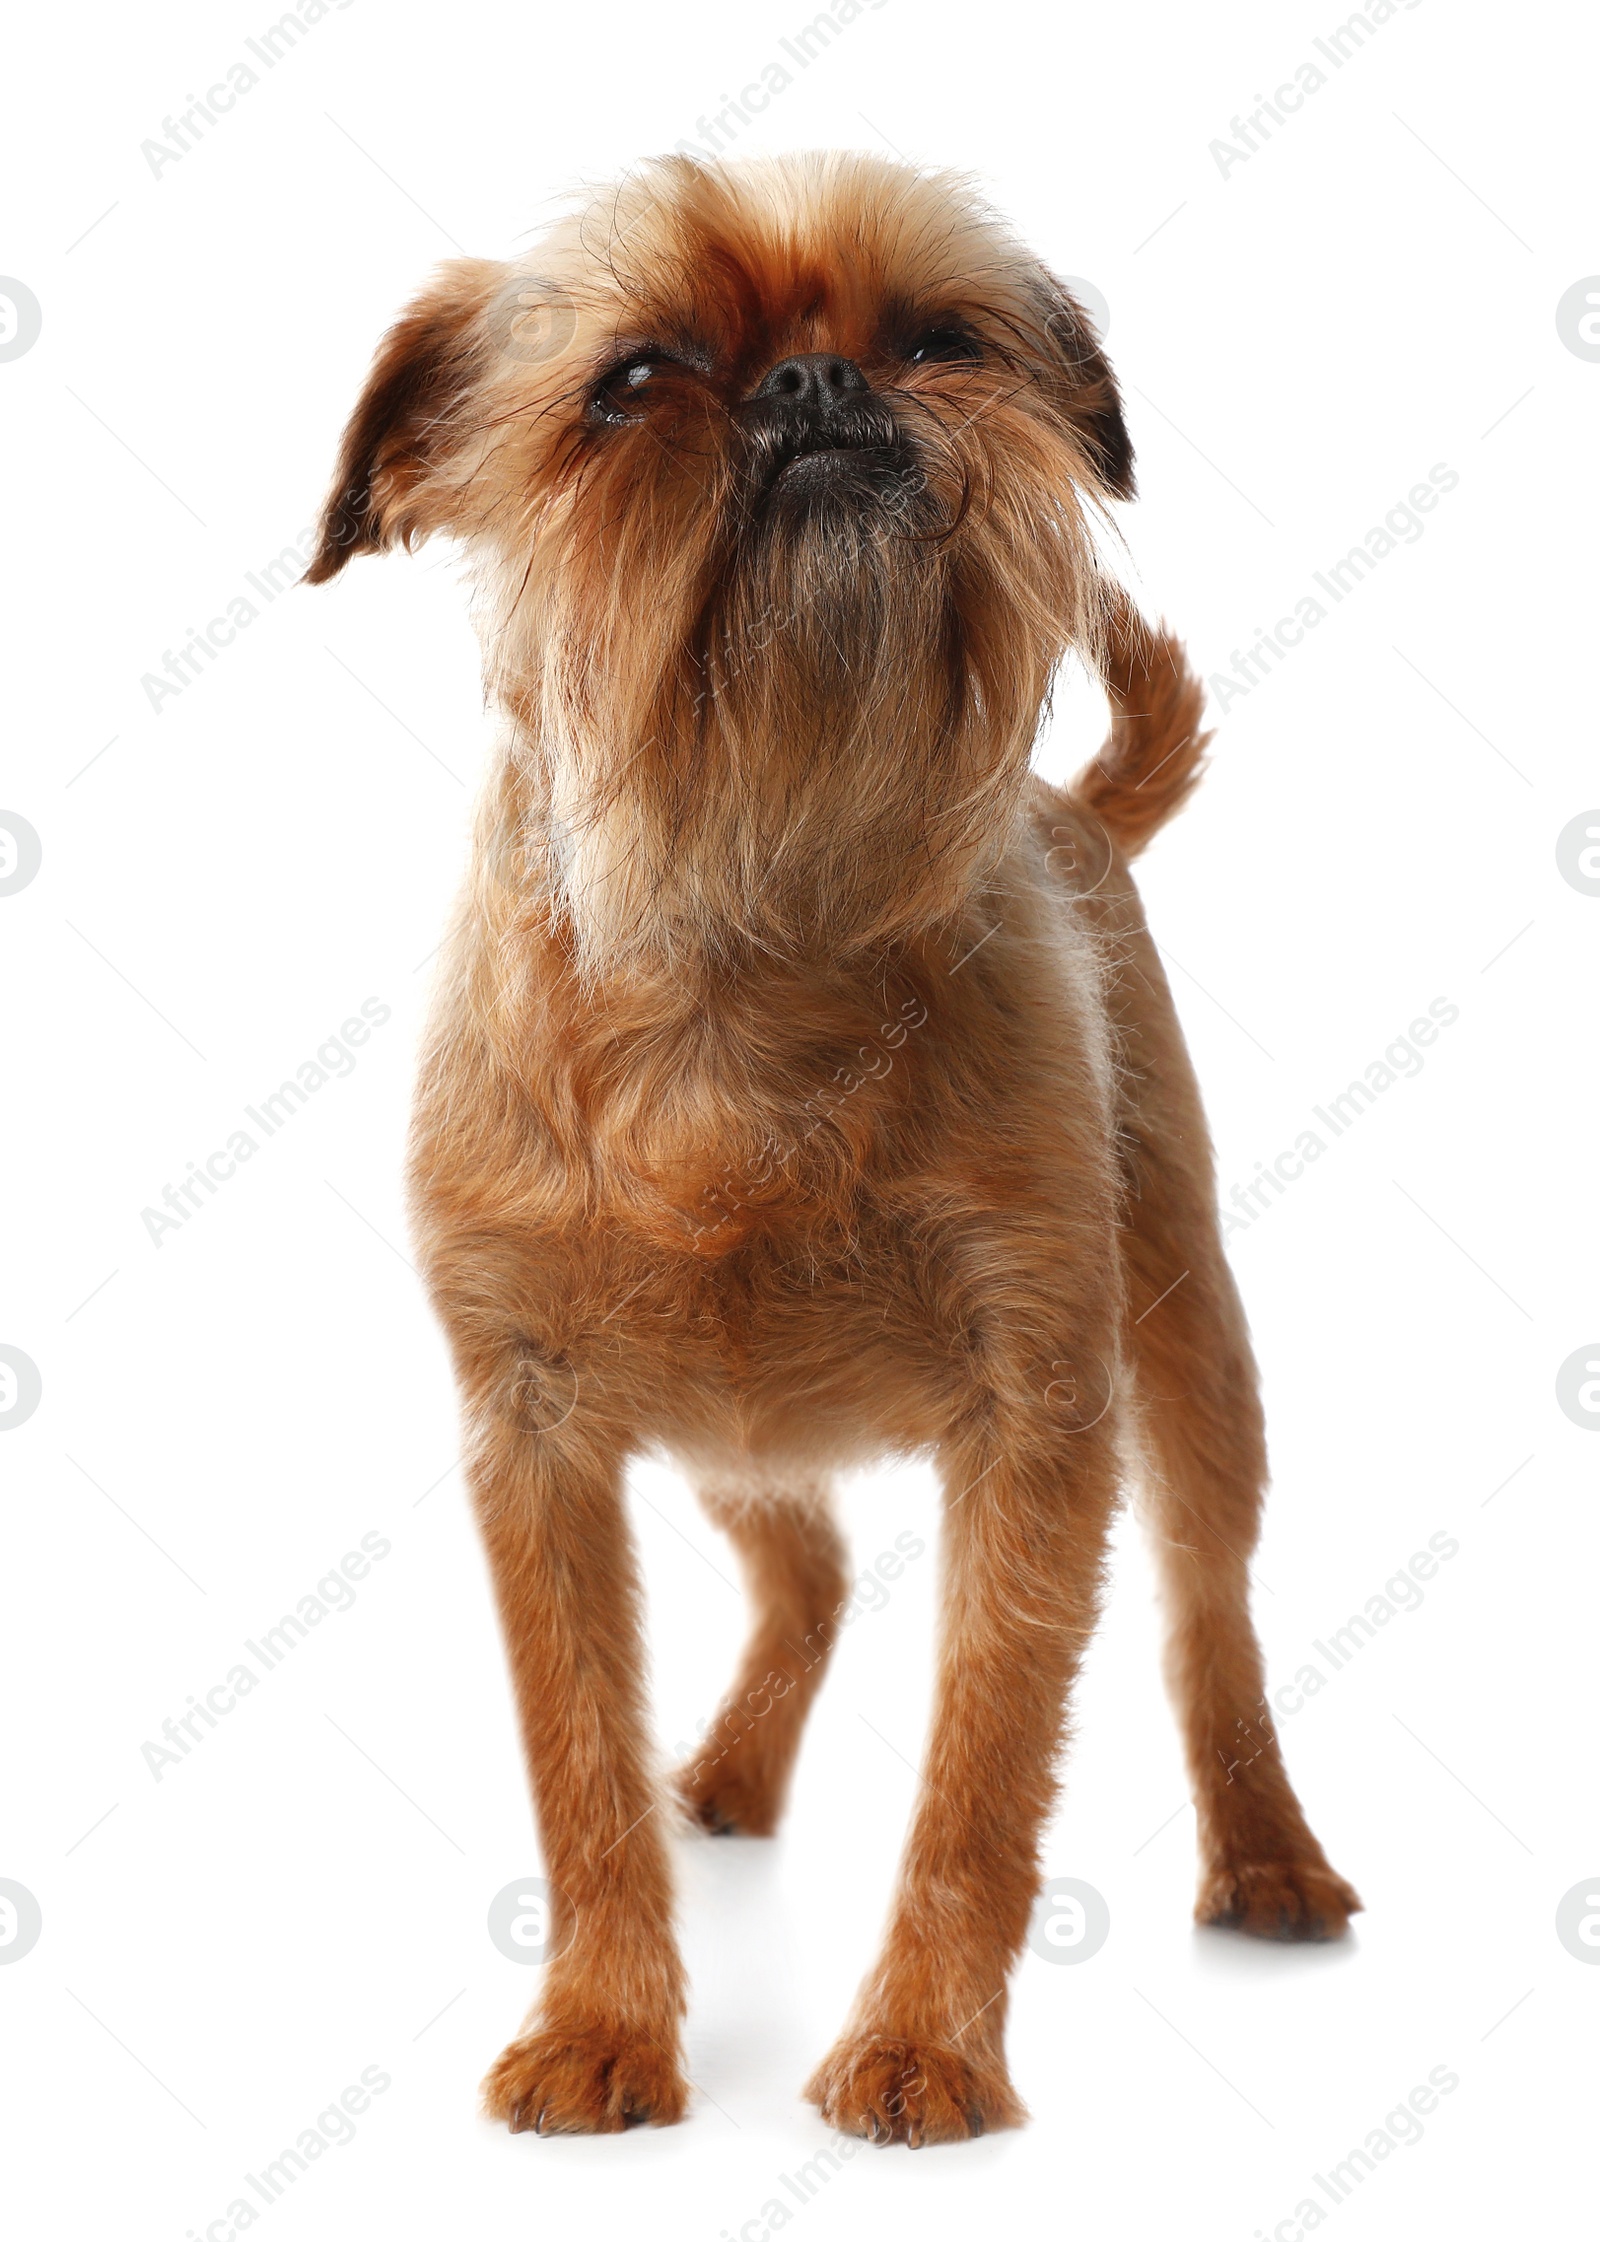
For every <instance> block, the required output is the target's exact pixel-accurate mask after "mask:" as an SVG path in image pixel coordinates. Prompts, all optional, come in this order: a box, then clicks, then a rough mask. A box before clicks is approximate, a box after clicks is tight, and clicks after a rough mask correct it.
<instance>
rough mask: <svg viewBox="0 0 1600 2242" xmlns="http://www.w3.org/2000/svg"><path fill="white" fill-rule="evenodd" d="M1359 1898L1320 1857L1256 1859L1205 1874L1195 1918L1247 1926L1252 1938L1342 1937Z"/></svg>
mask: <svg viewBox="0 0 1600 2242" xmlns="http://www.w3.org/2000/svg"><path fill="white" fill-rule="evenodd" d="M1360 1912H1361V1902H1360V1900H1359V1899H1358V1898H1357V1896H1356V1894H1355V1892H1354V1890H1353V1889H1352V1888H1351V1886H1350V1885H1348V1884H1347V1883H1346V1882H1345V1880H1344V1878H1343V1877H1342V1876H1336V1875H1335V1874H1334V1872H1333V1870H1332V1869H1331V1868H1329V1867H1327V1865H1326V1864H1325V1863H1324V1862H1322V1861H1306V1860H1283V1861H1255V1862H1251V1863H1249V1864H1248V1865H1245V1866H1241V1867H1232V1868H1219V1869H1216V1870H1214V1871H1213V1873H1212V1874H1211V1875H1209V1876H1208V1877H1206V1879H1205V1881H1204V1882H1203V1883H1202V1885H1201V1887H1200V1897H1199V1899H1198V1901H1197V1902H1196V1904H1195V1911H1194V1915H1195V1921H1196V1922H1197V1923H1216V1924H1219V1925H1223V1926H1226V1927H1227V1928H1229V1929H1232V1930H1239V1931H1247V1932H1248V1933H1249V1934H1250V1936H1251V1937H1252V1938H1282V1939H1329V1938H1340V1937H1342V1936H1343V1934H1344V1930H1345V1927H1346V1925H1347V1924H1348V1923H1349V1920H1350V1918H1351V1916H1352V1915H1358V1914H1359V1913H1360Z"/></svg>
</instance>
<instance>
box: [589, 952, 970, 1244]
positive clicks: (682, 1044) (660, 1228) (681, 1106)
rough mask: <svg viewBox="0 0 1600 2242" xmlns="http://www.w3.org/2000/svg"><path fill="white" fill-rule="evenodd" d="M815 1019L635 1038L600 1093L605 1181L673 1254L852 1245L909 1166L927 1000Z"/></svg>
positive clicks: (765, 1020) (635, 1221) (745, 1021)
mask: <svg viewBox="0 0 1600 2242" xmlns="http://www.w3.org/2000/svg"><path fill="white" fill-rule="evenodd" d="M811 1010H812V1017H810V1018H805V1017H803V1016H801V1013H800V1011H799V1008H798V1007H795V1006H793V1005H791V1007H790V1009H789V1012H788V1014H787V1016H786V1014H785V1011H784V1009H783V1006H782V1003H781V1001H780V1000H774V1002H773V1004H772V1005H771V1006H770V1007H756V1006H752V1007H749V1008H747V1009H746V1011H745V1013H744V1016H742V1017H740V1018H738V1019H737V1020H734V1021H730V1020H729V1019H727V1018H726V1017H724V1018H721V1019H713V1020H710V1021H698V1020H697V1021H695V1022H693V1023H686V1024H685V1025H683V1026H682V1027H681V1028H680V1030H679V1032H678V1033H677V1034H671V1033H659V1034H653V1035H645V1036H638V1037H635V1038H633V1039H632V1040H631V1041H630V1040H629V1039H627V1038H623V1039H621V1040H620V1041H619V1043H618V1045H617V1047H616V1049H615V1051H614V1053H613V1055H612V1059H611V1063H610V1065H609V1067H608V1068H607V1069H606V1075H605V1080H604V1081H603V1082H596V1083H594V1084H593V1085H592V1086H591V1092H590V1098H589V1107H588V1113H589V1125H590V1131H591V1151H592V1154H593V1157H594V1161H595V1165H596V1172H597V1180H598V1181H599V1183H600V1186H601V1189H602V1192H603V1193H604V1195H605V1196H606V1197H607V1199H608V1200H609V1202H610V1206H611V1211H612V1212H613V1214H614V1215H615V1216H617V1217H619V1218H620V1219H621V1220H622V1221H623V1222H624V1224H625V1225H627V1226H631V1227H635V1228H639V1229H642V1230H644V1231H645V1232H647V1233H648V1234H649V1236H650V1237H651V1239H652V1241H653V1242H654V1243H655V1244H656V1245H658V1246H666V1247H669V1248H671V1249H674V1250H676V1251H681V1252H683V1253H685V1254H688V1255H691V1256H694V1257H696V1258H701V1259H712V1260H717V1259H722V1258H723V1257H725V1256H727V1255H729V1254H731V1253H733V1252H734V1251H735V1250H736V1249H737V1248H739V1247H741V1246H743V1245H745V1244H746V1243H748V1242H749V1241H750V1240H752V1239H753V1238H755V1237H757V1236H761V1237H769V1238H770V1237H774V1236H781V1235H784V1234H789V1233H792V1234H794V1235H795V1237H796V1238H797V1239H798V1238H799V1237H800V1236H801V1235H807V1236H814V1235H815V1234H816V1233H817V1232H818V1231H819V1230H825V1231H828V1232H830V1233H834V1234H845V1233H847V1232H848V1231H849V1229H850V1227H851V1224H852V1210H853V1207H854V1205H855V1202H856V1200H857V1198H858V1196H859V1194H860V1192H861V1191H862V1189H863V1187H864V1186H866V1185H870V1182H871V1180H872V1179H873V1178H874V1177H879V1176H882V1175H883V1174H885V1173H887V1172H890V1171H892V1170H893V1168H894V1167H895V1165H896V1164H897V1162H898V1161H899V1159H900V1158H901V1157H903V1153H904V1148H905V1144H906V1139H907V1131H906V1127H905V1122H906V1117H907V1111H908V1107H909V1104H910V1101H911V1095H912V1075H911V1068H910V1065H909V1058H910V1054H911V1049H912V1046H913V1043H914V1040H915V1038H916V1037H917V1036H918V1035H919V1033H921V1032H922V1031H924V1030H925V1029H926V1027H927V1024H928V1018H929V1012H928V1006H927V1003H926V1001H925V1000H924V999H923V998H922V997H921V996H920V995H918V994H916V993H915V992H912V991H908V992H898V991H897V992H894V993H893V994H892V995H891V996H890V997H889V998H888V999H887V1000H885V1001H884V1002H883V1003H881V1004H877V1005H874V1006H873V1008H872V1009H871V1011H870V1012H868V1011H865V1010H864V1009H863V1008H861V1007H859V1006H855V1005H851V1006H844V1005H840V1006H837V1007H835V1008H834V1012H833V1016H832V1017H827V1016H826V1015H821V1016H818V1015H819V1014H820V1012H821V1008H820V1007H817V1006H816V1005H815V1004H813V1006H812V1008H811Z"/></svg>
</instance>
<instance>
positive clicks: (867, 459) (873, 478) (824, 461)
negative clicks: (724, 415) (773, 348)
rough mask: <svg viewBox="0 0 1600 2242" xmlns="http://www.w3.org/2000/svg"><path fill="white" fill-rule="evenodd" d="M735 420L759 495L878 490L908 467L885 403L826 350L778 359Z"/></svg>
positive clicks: (854, 369)
mask: <svg viewBox="0 0 1600 2242" xmlns="http://www.w3.org/2000/svg"><path fill="white" fill-rule="evenodd" d="M740 418H741V420H742V421H743V423H744V427H745V431H746V434H747V437H748V439H749V442H750V446H751V453H752V460H751V465H752V472H753V475H754V478H755V481H756V483H757V486H758V487H759V488H760V489H761V490H762V491H764V492H773V491H776V490H778V489H779V488H780V487H781V488H782V490H783V491H784V493H785V494H786V495H787V494H788V493H790V492H791V491H792V492H794V493H795V494H796V495H799V494H800V493H801V492H809V491H821V490H824V489H832V488H835V487H844V486H854V487H856V488H859V489H874V490H882V489H885V488H887V487H889V486H890V485H892V484H893V483H894V482H895V481H896V480H897V479H898V478H899V477H900V476H901V475H902V474H903V473H904V472H905V470H906V469H907V467H908V466H909V465H910V457H909V454H908V452H907V449H906V444H905V440H904V438H903V437H902V436H901V434H900V430H899V427H898V426H897V424H896V421H895V417H894V414H893V413H892V412H891V410H890V409H889V407H888V405H887V404H885V402H884V401H883V399H882V398H881V397H879V396H877V395H876V394H875V393H874V391H873V389H872V387H871V385H870V384H869V383H868V381H867V377H866V375H865V374H863V373H862V371H861V369H860V367H859V366H858V365H856V364H855V362H854V360H853V359H849V358H841V357H839V356H838V355H837V354H836V353H835V352H832V351H811V352H808V353H807V354H805V355H804V356H801V357H797V358H785V359H782V360H780V362H779V363H778V364H777V365H776V366H774V367H772V368H771V370H770V371H769V372H768V373H767V374H765V375H764V376H763V377H762V379H761V381H760V382H759V383H758V384H757V386H756V388H755V389H754V390H753V391H752V392H751V394H750V396H749V397H747V398H746V399H745V402H744V404H743V406H742V407H741V408H740Z"/></svg>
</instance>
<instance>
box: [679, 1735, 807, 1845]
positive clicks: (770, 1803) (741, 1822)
mask: <svg viewBox="0 0 1600 2242" xmlns="http://www.w3.org/2000/svg"><path fill="white" fill-rule="evenodd" d="M672 1788H673V1790H674V1791H675V1792H676V1793H677V1795H678V1797H679V1798H680V1799H681V1800H682V1802H683V1804H684V1806H685V1807H687V1809H688V1811H689V1814H690V1816H691V1817H692V1819H693V1820H695V1821H697V1822H698V1823H699V1824H700V1827H701V1828H702V1829H708V1830H710V1831H711V1833H712V1835H713V1836H714V1837H770V1836H771V1835H772V1833H773V1831H774V1830H775V1829H776V1828H777V1826H778V1818H779V1815H780V1814H781V1813H782V1811H783V1797H782V1793H781V1791H776V1790H775V1788H774V1786H773V1784H772V1783H771V1782H770V1781H769V1780H768V1779H767V1777H766V1775H765V1773H764V1771H762V1770H760V1769H754V1768H750V1767H748V1766H745V1765H743V1764H741V1762H740V1759H739V1756H738V1754H737V1753H736V1752H728V1753H726V1754H725V1755H724V1756H723V1757H722V1758H721V1759H719V1760H713V1761H710V1762H706V1761H703V1760H693V1759H691V1760H688V1761H686V1762H685V1763H684V1765H683V1766H682V1767H680V1768H679V1769H678V1770H677V1772H676V1773H675V1774H674V1775H673V1777H672Z"/></svg>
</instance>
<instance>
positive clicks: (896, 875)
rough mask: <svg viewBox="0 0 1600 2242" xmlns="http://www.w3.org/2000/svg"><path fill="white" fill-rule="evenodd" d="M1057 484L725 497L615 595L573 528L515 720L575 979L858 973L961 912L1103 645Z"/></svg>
mask: <svg viewBox="0 0 1600 2242" xmlns="http://www.w3.org/2000/svg"><path fill="white" fill-rule="evenodd" d="M1023 448H1024V449H1026V445H1025V444H1024V447H1023ZM908 463H909V465H910V470H911V471H909V472H908V471H907V465H908ZM1046 467H1049V468H1053V469H1054V470H1055V474H1054V476H1053V477H1051V476H1048V475H1046V474H1045V473H1044V472H1043V470H1044V468H1046ZM1061 469H1062V462H1061V461H1060V460H1059V459H1048V460H1045V459H1035V460H1033V461H1032V462H1029V461H1027V460H1026V459H1020V460H1016V461H1012V462H1010V463H1009V464H1008V465H1006V467H1005V468H1004V471H997V470H996V469H995V467H994V465H993V463H992V462H985V461H984V460H982V459H981V458H980V460H979V462H978V466H977V469H976V470H974V467H973V464H972V462H971V461H970V460H969V461H966V462H960V461H955V460H953V459H952V458H941V457H940V455H939V454H938V453H937V452H935V453H934V454H933V455H932V457H931V461H930V458H929V455H928V454H927V453H926V452H925V453H924V454H923V455H922V456H921V457H920V458H918V459H916V460H915V461H911V460H910V457H909V455H903V456H902V459H901V460H900V461H899V462H898V463H897V462H896V461H894V459H893V458H892V457H889V456H886V455H883V454H879V455H877V456H872V457H869V456H866V455H863V456H862V457H861V458H860V459H858V458H856V457H854V456H851V455H847V456H846V457H845V458H844V459H843V460H841V461H836V462H830V463H828V464H827V465H826V466H824V467H821V468H820V469H818V470H815V471H813V470H810V469H808V468H806V467H805V465H804V463H802V465H801V468H800V469H799V471H798V487H796V477H797V471H796V470H791V471H790V475H789V476H787V477H783V478H780V479H777V480H772V481H769V482H767V483H765V484H764V485H762V486H761V487H760V488H758V489H756V490H752V489H751V487H750V485H749V483H748V482H747V481H739V482H735V481H734V480H733V478H732V476H731V474H729V475H728V476H727V479H726V481H725V483H724V486H723V488H722V490H721V491H720V493H719V492H716V491H715V490H714V492H713V498H714V499H715V498H718V497H720V499H721V501H722V503H720V504H713V505H711V506H708V507H706V508H705V509H703V510H702V512H701V513H700V515H699V516H698V517H696V518H692V519H690V520H687V521H685V520H682V519H680V520H679V521H677V522H676V523H675V524H674V525H673V534H672V536H670V537H668V538H663V539H661V541H660V547H659V549H658V550H656V551H655V552H653V553H650V554H649V558H650V561H651V564H652V565H651V567H650V568H648V569H645V570H641V569H640V568H639V567H638V566H635V567H633V568H632V569H628V568H624V567H621V566H619V565H617V554H618V550H619V548H621V549H623V550H626V549H627V548H628V531H627V529H626V528H625V529H624V531H623V533H622V534H621V536H617V535H615V534H614V535H613V537H612V540H611V542H612V552H613V566H612V568H611V569H610V571H609V572H608V573H603V574H601V575H599V576H597V573H596V571H595V569H594V568H593V567H584V566H580V565H575V563H577V562H578V560H579V558H580V556H581V555H584V554H586V552H587V550H588V548H587V545H586V542H585V540H584V539H583V537H582V534H581V532H582V509H581V508H576V509H574V510H573V512H572V513H571V515H570V517H569V520H568V525H567V534H566V535H565V537H564V538H563V539H562V547H563V554H562V557H561V558H560V559H559V560H557V561H556V562H555V563H554V564H553V565H547V566H546V567H545V568H544V569H542V570H541V571H540V572H539V573H540V580H541V584H542V590H541V591H540V592H539V594H538V597H537V602H536V611H537V615H538V621H537V623H536V625H535V627H534V632H533V641H534V643H533V645H532V646H530V647H529V653H530V654H531V655H534V656H535V658H536V663H537V673H538V687H537V691H536V692H535V693H534V694H533V695H531V696H530V695H529V694H528V693H527V692H526V690H523V691H522V692H521V693H520V694H519V696H518V698H519V699H520V702H521V705H522V707H523V709H524V710H525V711H526V715H527V718H528V719H530V720H531V725H530V726H525V728H530V729H531V732H532V734H533V736H532V737H531V738H529V739H527V740H525V742H524V749H523V752H524V753H525V755H527V756H528V758H529V761H530V764H531V766H532V768H531V770H530V776H531V777H532V778H533V780H534V784H535V791H536V794H537V796H538V799H539V802H540V806H541V810H542V819H543V834H542V838H543V842H544V865H543V871H544V884H545V887H546V892H547V896H548V899H549V901H550V903H551V904H552V906H553V907H554V909H555V911H556V913H557V915H558V916H559V918H560V919H561V920H562V921H563V922H564V923H565V924H566V926H567V928H568V930H569V934H570V938H571V940H572V944H573V949H574V953H575V956H576V959H577V961H578V963H579V966H580V968H581V970H582V971H583V972H584V973H585V975H586V977H600V976H603V975H604V974H606V973H607V972H610V971H613V970H617V969H619V968H632V969H634V970H637V969H638V968H640V967H641V966H643V965H644V964H645V963H646V962H647V961H649V962H655V963H657V964H660V965H664V966H666V967H667V968H668V969H669V970H672V969H680V970H681V969H682V968H684V967H685V966H687V965H688V964H689V963H690V962H691V961H694V960H699V959H707V958H709V959H710V960H712V961H715V962H721V963H729V962H735V961H736V960H737V958H738V957H739V956H740V955H741V954H745V953H748V952H749V951H751V950H756V951H760V952H765V953H767V954H770V955H778V956H787V957H800V956H810V957H816V956H818V955H823V956H827V957H830V958H835V959H841V960H842V959H845V958H847V957H849V956H850V955H852V954H855V953H859V952H861V951H862V950H866V949H874V948H881V946H882V945H884V944H885V943H887V942H889V941H892V940H894V939H897V938H901V937H904V936H906V935H908V934H910V933H913V932H915V931H917V930H918V929H922V928H926V927H928V926H930V925H932V924H935V923H937V922H938V921H939V920H941V919H945V918H949V917H952V916H953V915H954V914H955V913H957V912H958V911H959V910H960V908H961V905H962V902H963V900H964V898H965V897H966V896H967V894H968V893H969V892H970V890H971V888H972V885H973V882H974V880H975V879H976V878H977V877H979V876H981V874H982V872H983V870H984V868H985V866H986V864H987V863H988V862H990V861H992V860H993V858H994V857H996V856H997V855H998V854H999V852H1000V850H1001V848H1002V847H1003V845H1004V840H1005V837H1006V834H1007V832H1008V830H1009V828H1010V825H1011V822H1012V815H1013V813H1014V810H1015V806H1016V802H1017V798H1018V795H1019V793H1020V790H1021V788H1022V786H1023V783H1024V781H1025V779H1026V774H1027V766H1028V757H1029V751H1030V748H1031V745H1032V741H1033V737H1034V734H1035V731H1036V728H1037V724H1038V720H1039V715H1040V711H1041V708H1042V706H1043V704H1044V701H1045V698H1046V696H1047V693H1048V689H1049V682H1050V677H1051V673H1052V671H1053V669H1054V667H1055V665H1056V663H1057V661H1058V660H1059V659H1060V656H1061V654H1062V652H1063V651H1064V649H1065V646H1066V645H1067V644H1068V643H1070V642H1071V640H1072V639H1073V638H1074V637H1077V638H1079V639H1080V641H1081V640H1082V639H1083V638H1084V637H1085V636H1087V635H1089V631H1090V624H1091V621H1092V614H1091V611H1092V608H1093V587H1094V585H1095V582H1096V579H1095V574H1094V569H1093V562H1092V555H1091V554H1090V552H1089V548H1088V540H1087V536H1086V533H1085V531H1084V528H1083V522H1082V517H1081V513H1080V511H1079V509H1078V506H1077V503H1076V497H1075V491H1074V489H1073V487H1072V485H1071V483H1070V481H1069V480H1067V479H1066V478H1065V477H1064V476H1063V474H1062V472H1061ZM975 479H976V480H978V481H980V482H981V484H982V488H981V489H980V490H979V491H978V492H977V494H976V497H975V495H974V491H973V487H972V485H973V482H974V480H975ZM635 526H636V525H635ZM647 549H648V548H647V547H646V546H645V545H644V544H643V542H638V543H636V544H635V545H634V546H633V548H632V553H633V556H634V557H635V559H637V558H638V557H640V556H642V555H643V553H644V552H646V551H647ZM641 575H643V576H645V577H648V578H649V581H648V582H641V581H640V580H639V579H640V577H641Z"/></svg>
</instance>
